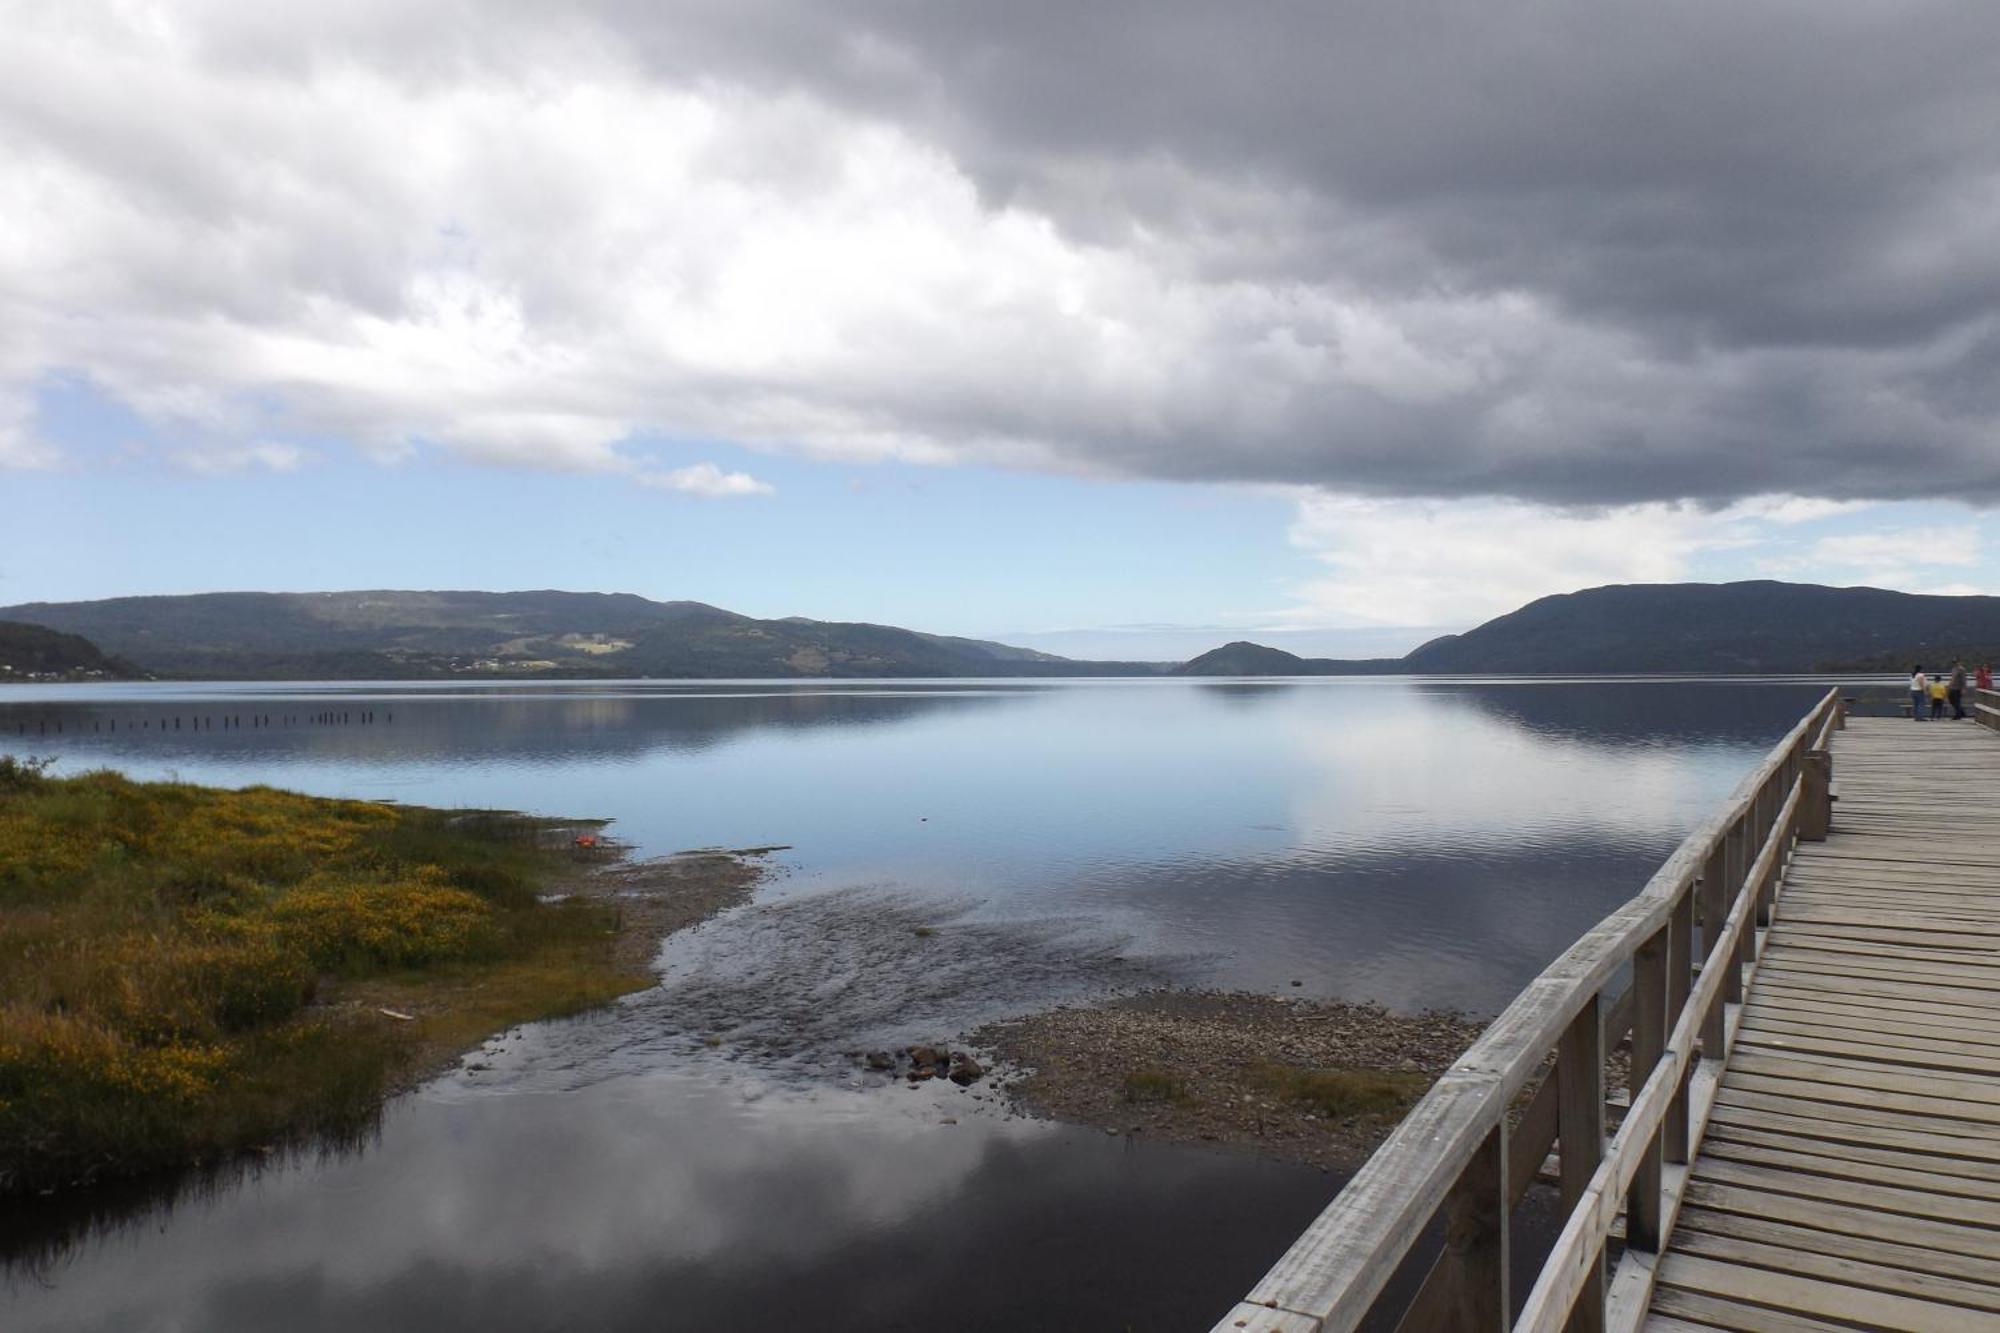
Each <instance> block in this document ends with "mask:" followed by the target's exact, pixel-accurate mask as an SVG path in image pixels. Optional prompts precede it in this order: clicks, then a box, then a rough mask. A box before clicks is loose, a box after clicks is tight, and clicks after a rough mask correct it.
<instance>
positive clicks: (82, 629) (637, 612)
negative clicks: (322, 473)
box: [0, 591, 1167, 680]
mask: <svg viewBox="0 0 2000 1333" xmlns="http://www.w3.org/2000/svg"><path fill="white" fill-rule="evenodd" d="M0 616H5V617H9V618H13V619H17V620H22V621H28V622H32V623H33V624H36V625H41V626H47V627H48V628H50V629H56V630H61V631H64V632H66V633H70V634H79V635H83V636H85V637H87V638H88V639H90V640H92V641H93V642H94V643H95V644H96V645H98V646H99V647H101V648H103V649H104V650H105V651H107V652H110V653H115V654H118V655H119V656H121V657H125V658H129V659H131V660H132V661H133V662H136V663H138V664H139V665H140V666H141V667H143V668H145V669H147V670H149V671H152V672H156V673H159V674H161V675H170V676H179V677H184V678H206V679H219V680H245V679H273V680H303V679H342V680H360V679H396V680H409V679H438V678H448V677H466V676H491V677H500V678H518V677H536V676H551V677H558V676H559V677H577V676H582V677H606V678H609V677H621V676H622V677H651V678H675V677H681V678H694V679H702V678H718V677H787V676H790V677H800V676H905V677H907V676H1076V675H1103V674H1119V675H1142V674H1144V675H1152V674H1158V673H1160V672H1163V671H1165V670H1167V667H1166V666H1165V665H1160V664H1149V663H1131V662H1077V661H1071V660H1070V659H1067V658H1062V657H1056V656H1053V655H1051V654H1048V653H1038V652H1035V651H1033V650H1031V649H1027V648H1013V647H1009V646H1008V645H1006V644H1001V643H987V642H984V641H982V640H978V639H960V638H952V637H950V636H947V635H941V634H922V633H918V632H917V631H914V630H906V629H897V628H895V627H893V626H889V625H868V624H849V623H841V622H833V621H820V620H806V619H802V618H798V617H793V618H789V619H784V620H759V619H756V618H755V617H752V616H745V615H738V614H737V613H736V612H734V611H725V610H722V609H721V608H720V607H714V606H709V605H706V604H705V603H702V602H655V601H650V600H648V599H646V598H644V597H638V596H634V595H632V594H629V593H578V592H497V593H496V592H396V591H369V592H328V593H268V592H226V593H201V594H194V595H190V596H178V597H116V598H112V599H109V600H107V601H98V602H32V603H28V604H25V605H22V606H16V607H10V608H5V609H0Z"/></svg>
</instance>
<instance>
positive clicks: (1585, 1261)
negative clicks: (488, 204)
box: [1216, 693, 2000, 1333]
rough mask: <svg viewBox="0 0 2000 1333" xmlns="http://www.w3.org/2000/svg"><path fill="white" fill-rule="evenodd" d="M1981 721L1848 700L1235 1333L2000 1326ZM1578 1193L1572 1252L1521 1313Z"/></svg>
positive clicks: (1253, 1296)
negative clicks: (1538, 1229)
mask: <svg viewBox="0 0 2000 1333" xmlns="http://www.w3.org/2000/svg"><path fill="white" fill-rule="evenodd" d="M1970 702H1971V703H1972V706H1973V707H1974V709H1975V712H1976V715H1977V720H1978V721H1979V722H1981V723H1984V724H1985V725H1974V723H1973V722H1969V721H1968V722H1943V723H1936V722H1921V723H1919V722H1913V721H1910V720H1907V719H1893V718H1855V719H1853V720H1852V721H1851V722H1849V721H1848V719H1847V718H1846V717H1845V714H1844V708H1843V705H1842V702H1841V700H1840V698H1839V697H1838V695H1837V694H1835V693H1829V694H1828V695H1827V696H1826V697H1825V698H1824V699H1822V700H1821V701H1820V703H1819V705H1818V706H1817V707H1815V708H1814V709H1813V711H1812V712H1811V713H1810V714H1809V715H1808V716H1807V717H1806V718H1805V719H1803V720H1802V721H1801V722H1800V723H1799V724H1798V726H1796V727H1795V728H1793V730H1792V732H1791V734H1789V735H1788V736H1787V737H1786V738H1785V739H1784V740H1783V741H1781V742H1780V743H1779V744H1778V746H1777V747H1776V748H1775V749H1774V750H1773V751H1772V752H1771V753H1770V755H1769V756H1767V757H1766V759H1765V760H1764V762H1763V763H1762V764H1761V765H1760V766H1759V767H1758V769H1757V771H1756V772H1754V773H1753V774H1751V775H1750V777H1749V778H1747V779H1746V780H1745V781H1744V783H1743V784H1742V786H1741V787H1739V788H1738V790H1737V791H1736V793H1735V794H1734V795H1733V796H1732V797H1731V799H1730V800H1729V802H1727V803H1726V805H1725V806H1724V808H1723V809H1722V810H1721V811H1719V812H1717V814H1716V815H1715V816H1714V817H1713V818H1712V819H1711V820H1709V821H1708V822H1707V823H1706V824H1704V825H1703V826H1702V827H1701V828H1699V829H1697V830H1696V831H1695V832H1694V833H1693V834H1691V835H1690V836H1689V838H1688V839H1687V841H1686V842H1685V843H1683V844H1682V846H1681V848H1680V849H1679V850H1678V851H1676V852H1675V854H1674V855H1673V856H1672V857H1671V858H1669V859H1668V861H1667V863H1666V864H1665V865H1664V866H1662V867H1661V869H1660V871H1659V872H1658V874H1656V875H1655V876H1654V877H1653V879H1652V881H1651V882H1650V883H1649V884H1648V885H1647V886H1646V888H1645V890H1644V891H1642V892H1641V893H1640V895H1639V896H1638V897H1637V898H1634V899H1633V900H1631V901H1630V902H1629V903H1627V904H1625V905H1624V906H1623V907H1621V908H1620V909H1619V910H1618V911H1616V912H1614V913H1613V914H1612V915H1611V916H1610V917H1608V918H1606V919H1605V921H1604V922H1602V923H1600V924H1599V925H1598V926H1597V927H1596V928H1594V929H1593V930H1592V931H1591V932H1590V933H1589V934H1587V935H1586V936H1585V937H1584V938H1583V939H1582V940H1580V941H1579V942H1578V943H1577V944H1576V945H1575V946H1573V947H1572V948H1571V949H1570V950H1569V951H1568V952H1566V953H1565V954H1563V956H1562V957H1561V958H1558V959H1557V960H1556V961H1555V962H1554V963H1553V964H1551V965H1550V966H1549V968H1548V969H1547V970H1546V971H1544V972H1543V973H1542V975H1541V976H1540V977H1538V978H1537V979H1536V980H1535V981H1534V982H1532V983H1530V985H1529V986H1528V988H1527V989H1526V990H1525V991H1523V993H1522V994H1521V996H1520V997H1519V998H1518V999H1517V1000H1516V1001H1515V1002H1514V1003H1513V1004H1512V1005H1510V1006H1509V1007H1508V1009H1507V1010H1506V1011H1505V1012H1504V1013H1503V1014H1501V1016H1500V1017H1499V1018H1497V1019H1496V1020H1495V1021H1494V1023H1493V1024H1492V1026H1491V1027H1490V1028H1489V1029H1488V1030H1487V1032H1486V1033H1485V1035H1483V1036H1482V1037H1481V1038H1480V1039H1479V1041H1478V1042H1476V1043H1475V1044H1474V1045H1473V1047H1472V1048H1471V1049H1470V1050H1468V1051H1467V1052H1466V1054H1465V1056H1464V1057H1463V1058H1461V1059H1460V1061H1459V1062H1458V1063H1457V1064H1456V1065H1454V1066H1453V1067H1452V1069H1451V1070H1449V1071H1448V1072H1447V1073H1446V1074H1445V1075H1444V1076H1443V1077H1441V1078H1440V1079H1439V1080H1438V1082H1437V1084H1436V1086H1435V1087H1434V1088H1433V1089H1432V1090H1431V1092H1430V1093H1429V1095H1427V1096H1426V1097H1425V1098H1424V1100H1423V1101H1422V1102H1421V1103H1419V1104H1418V1105H1417V1106H1416V1107H1415V1108H1414V1109H1413V1110H1412V1111H1411V1113H1410V1115H1409V1116H1408V1117H1407V1118H1406V1120H1405V1121H1404V1123H1403V1125H1402V1126H1401V1127H1400V1128H1399V1129H1398V1130H1397V1131H1396V1133H1395V1134H1394V1135H1393V1136H1392V1137H1391V1138H1390V1139H1389V1141H1388V1142H1386V1143H1385V1144H1384V1145H1383V1147H1382V1149H1381V1150H1380V1151H1379V1152H1377V1153H1376V1155H1375V1156H1374V1158H1372V1159H1371V1160H1370V1162H1369V1164H1368V1165H1367V1166H1366V1167H1365V1168H1364V1169H1363V1170H1362V1171H1361V1172H1360V1174H1358V1175H1357V1176H1356V1177H1355V1178H1354V1180H1353V1181H1352V1182H1350V1183H1349V1185H1348V1186H1347V1188H1346V1189H1345V1190H1343V1191H1342V1192H1341V1194H1340V1195H1339V1196H1338V1197H1337V1198H1336V1199H1335V1200H1334V1202H1333V1203H1332V1204H1331V1205H1329V1207H1328V1208H1327V1210H1326V1211H1325V1212H1324V1213H1323V1214H1322V1215H1321V1216H1320V1218H1319V1219H1318V1220H1317V1221H1316V1222H1315V1223H1314V1224H1313V1225H1312V1227H1311V1228H1309V1229H1308V1230H1307V1232H1306V1233H1305V1235H1303V1236H1301V1237H1300V1238H1299V1240H1298V1242H1297V1243H1296V1244H1295V1245H1294V1246H1293V1247H1292V1249H1291V1250H1290V1251H1289V1252H1288V1253H1287V1254H1286V1255H1285V1256H1284V1257H1283V1258H1282V1259H1281V1260H1280V1261H1279V1262H1278V1264H1277V1265H1276V1266H1275V1267H1274V1268H1273V1269H1272V1270H1271V1271H1270V1273H1269V1274H1267V1275H1266V1276H1265V1278H1264V1280H1263V1281H1262V1282H1261V1283H1259V1284H1258V1286H1257V1287H1256V1288H1255V1289H1254V1290H1253V1291H1252V1292H1251V1293H1250V1294H1249V1296H1248V1297H1247V1299H1246V1300H1245V1301H1244V1302H1243V1303H1242V1304H1240V1305H1238V1306H1237V1307H1236V1308H1235V1309H1234V1310H1233V1311H1231V1312H1230V1313H1229V1314H1227V1315H1225V1316H1224V1317H1223V1319H1222V1320H1221V1321H1220V1322H1219V1323H1218V1324H1217V1325H1216V1333H1237V1331H1238V1330H1251V1331H1252V1333H1256V1331H1258V1330H1262V1331H1264V1333H1345V1331H1346V1330H1350V1329H1355V1328H1359V1327H1362V1326H1363V1325H1364V1324H1367V1325H1368V1326H1371V1327H1380V1328H1384V1329H1397V1330H1411V1331H1413V1333H1414V1331H1421V1330H1431V1329H1441V1330H1451V1329H1464V1330H1471V1329H1479V1330H1500V1329H1508V1328H1513V1329H1519V1330H1558V1329H1574V1330H1584V1331H1586V1333H1588V1331H1593V1330H1600V1329H1613V1330H1619V1331H1620V1333H1624V1331H1625V1330H1633V1329H1646V1330H1655V1331H1657V1333H1694V1331H1697V1330H1734V1331H1736V1333H1817V1331H1820V1330H1829V1331H1844V1333H1852V1330H1855V1329H1910V1330H1935V1331H1936V1333H1960V1331H1962V1330H1979V1329H1994V1330H2000V831H1995V828H1994V823H1993V821H1992V820H1991V818H1990V817H1989V816H1988V814H1987V812H1988V811H1990V810H1992V809H1993V808H1994V807H1995V804H1996V803H2000V735H1996V734H1995V730H1996V729H2000V696H1995V695H1992V694H1984V695H1980V694H1975V695H1974V696H1973V699H1972V700H1971V701H1970ZM1836 773H1837V775H1838V776H1837V779H1836V777H1835V775H1836ZM1836 782H1837V789H1836ZM1836 797H1837V799H1836ZM1628 977H1629V984H1628V981H1627V978H1628ZM1614 990H1615V991H1616V992H1617V993H1616V995H1615V998H1613V997H1612V996H1610V995H1607V991H1614ZM1621 1041H1629V1048H1628V1049H1629V1061H1628V1064H1629V1069H1630V1074H1629V1078H1628V1079H1627V1080H1626V1083H1625V1087H1623V1088H1622V1089H1621V1088H1611V1087H1608V1086H1607V1085H1606V1060H1605V1057H1606V1054H1607V1052H1608V1050H1609V1048H1610V1047H1611V1046H1612V1045H1614V1044H1616V1043H1619V1042H1621ZM1550 1177H1553V1178H1554V1179H1555V1180H1556V1181H1558V1182H1559V1193H1560V1207H1561V1211H1560V1214H1559V1216H1560V1218H1561V1221H1562V1229H1561V1231H1560V1234H1559V1235H1558V1236H1557V1238H1556V1240H1555V1242H1554V1244H1553V1246H1552V1247H1551V1248H1550V1251H1549V1253H1548V1255H1547V1258H1546V1260H1545V1262H1543V1264H1542V1265H1541V1267H1540V1270H1539V1273H1538V1274H1537V1276H1536V1278H1535V1280H1534V1282H1533V1284H1532V1286H1531V1288H1530V1289H1529V1290H1528V1291H1527V1292H1526V1293H1520V1292H1517V1291H1513V1290H1511V1289H1510V1281H1509V1273H1510V1268H1511V1267H1512V1263H1511V1260H1512V1258H1513V1256H1512V1255H1511V1252H1510V1251H1511V1232H1512V1216H1513V1213H1514V1211H1515V1209H1516V1207H1517V1206H1518V1205H1519V1204H1520V1201H1521V1200H1522V1198H1523V1197H1524V1196H1525V1195H1526V1194H1527V1192H1528V1191H1529V1189H1530V1188H1531V1187H1532V1186H1533V1185H1534V1183H1535V1181H1536V1180H1537V1178H1544V1179H1546V1178H1550ZM1440 1231H1442V1233H1443V1242H1444V1243H1443V1247H1442V1253H1436V1251H1437V1249H1438V1247H1437V1243H1436V1237H1437V1234H1438V1233H1439V1232H1440ZM1426 1238H1429V1239H1428V1241H1427V1239H1426ZM1430 1254H1435V1255H1436V1257H1435V1258H1434V1259H1428V1260H1427V1259H1426V1257H1425V1256H1427V1255H1430ZM1399 1274H1400V1278H1399V1280H1398V1281H1397V1282H1396V1283H1394V1284H1393V1285H1394V1287H1395V1288H1396V1289H1399V1290H1402V1291H1403V1292H1405V1293H1407V1292H1409V1291H1414V1293H1415V1294H1414V1295H1413V1296H1409V1295H1405V1296H1403V1297H1401V1298H1398V1299H1397V1300H1395V1301H1394V1302H1393V1306H1394V1308H1390V1306H1391V1305H1392V1302H1391V1301H1390V1300H1389V1299H1387V1298H1385V1297H1384V1296H1383V1293H1384V1291H1385V1289H1390V1288H1391V1287H1392V1281H1391V1280H1392V1278H1398V1275H1399Z"/></svg>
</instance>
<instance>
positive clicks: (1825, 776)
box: [1799, 750, 1833, 842]
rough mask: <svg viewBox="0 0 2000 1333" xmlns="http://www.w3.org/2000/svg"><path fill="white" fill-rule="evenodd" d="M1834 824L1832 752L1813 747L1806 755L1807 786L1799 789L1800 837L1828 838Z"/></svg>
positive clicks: (1816, 840)
mask: <svg viewBox="0 0 2000 1333" xmlns="http://www.w3.org/2000/svg"><path fill="white" fill-rule="evenodd" d="M1832 827H1833V756H1832V755H1831V754H1829V753H1827V752H1826V751H1825V750H1814V751H1812V752H1811V753H1810V754H1808V755H1807V756H1806V768H1805V787H1804V789H1803V790H1801V791H1800V792H1799V841H1800V842H1825V841H1826V835H1827V831H1828V830H1829V829H1831V828H1832Z"/></svg>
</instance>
